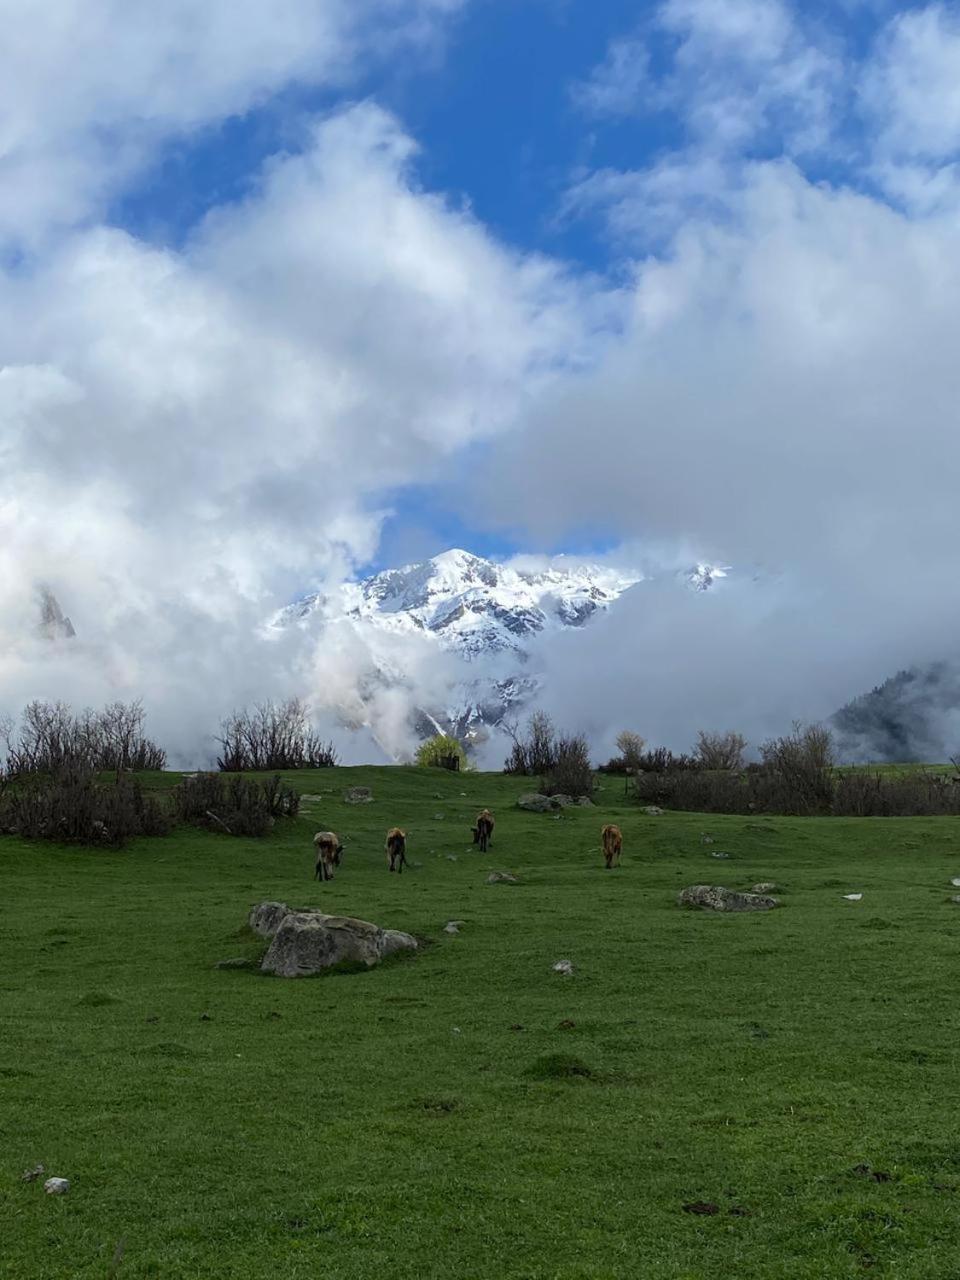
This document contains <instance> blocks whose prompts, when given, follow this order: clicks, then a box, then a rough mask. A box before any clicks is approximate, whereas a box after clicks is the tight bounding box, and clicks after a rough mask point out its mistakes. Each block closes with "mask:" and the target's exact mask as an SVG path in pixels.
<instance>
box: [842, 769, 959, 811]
mask: <svg viewBox="0 0 960 1280" xmlns="http://www.w3.org/2000/svg"><path fill="white" fill-rule="evenodd" d="M832 812H833V813H834V814H836V815H837V816H838V817H843V818H854V817H855V818H894V817H896V818H912V817H935V816H937V815H941V814H960V787H958V786H957V785H956V783H955V782H954V781H953V779H951V778H945V777H943V775H942V774H938V773H932V772H930V771H929V770H921V771H919V772H917V773H910V774H904V775H903V776H900V777H897V776H893V777H890V776H884V775H883V774H879V773H868V772H866V771H865V770H859V769H858V770H853V771H851V772H849V773H840V774H838V775H837V780H836V791H835V794H834V799H833V808H832Z"/></svg>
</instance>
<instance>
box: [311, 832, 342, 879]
mask: <svg viewBox="0 0 960 1280" xmlns="http://www.w3.org/2000/svg"><path fill="white" fill-rule="evenodd" d="M313 847H314V849H315V850H316V853H317V864H316V866H315V868H314V872H313V878H314V879H315V880H332V879H333V868H334V867H339V865H340V859H341V857H342V856H343V845H342V844H341V843H340V837H339V836H338V835H337V833H336V832H335V831H318V832H317V834H316V835H315V836H314V837H313Z"/></svg>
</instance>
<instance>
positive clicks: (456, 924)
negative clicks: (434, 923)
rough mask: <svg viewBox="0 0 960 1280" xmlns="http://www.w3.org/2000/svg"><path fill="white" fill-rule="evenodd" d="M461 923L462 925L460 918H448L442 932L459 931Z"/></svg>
mask: <svg viewBox="0 0 960 1280" xmlns="http://www.w3.org/2000/svg"><path fill="white" fill-rule="evenodd" d="M462 925H463V921H462V920H448V921H447V923H446V924H445V925H444V926H443V932H444V933H459V932H460V929H461V926H462Z"/></svg>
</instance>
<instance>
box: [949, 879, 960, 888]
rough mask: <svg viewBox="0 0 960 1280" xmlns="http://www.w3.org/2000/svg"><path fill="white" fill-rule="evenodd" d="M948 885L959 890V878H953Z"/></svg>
mask: <svg viewBox="0 0 960 1280" xmlns="http://www.w3.org/2000/svg"><path fill="white" fill-rule="evenodd" d="M950 883H951V884H952V885H953V887H954V888H955V889H960V876H954V877H953V879H952V880H951V881H950Z"/></svg>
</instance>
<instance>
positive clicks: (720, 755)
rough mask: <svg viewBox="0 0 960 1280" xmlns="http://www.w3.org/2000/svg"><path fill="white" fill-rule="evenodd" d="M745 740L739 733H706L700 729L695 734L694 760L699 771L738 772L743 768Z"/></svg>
mask: <svg viewBox="0 0 960 1280" xmlns="http://www.w3.org/2000/svg"><path fill="white" fill-rule="evenodd" d="M746 748H747V740H746V738H745V737H744V736H743V735H742V734H740V733H732V732H728V733H708V732H707V731H706V730H704V729H701V730H700V732H699V733H698V734H697V748H696V758H697V760H698V761H699V764H700V767H701V769H726V770H727V771H728V772H733V773H735V772H739V770H741V769H742V768H743V753H744V751H745V750H746Z"/></svg>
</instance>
